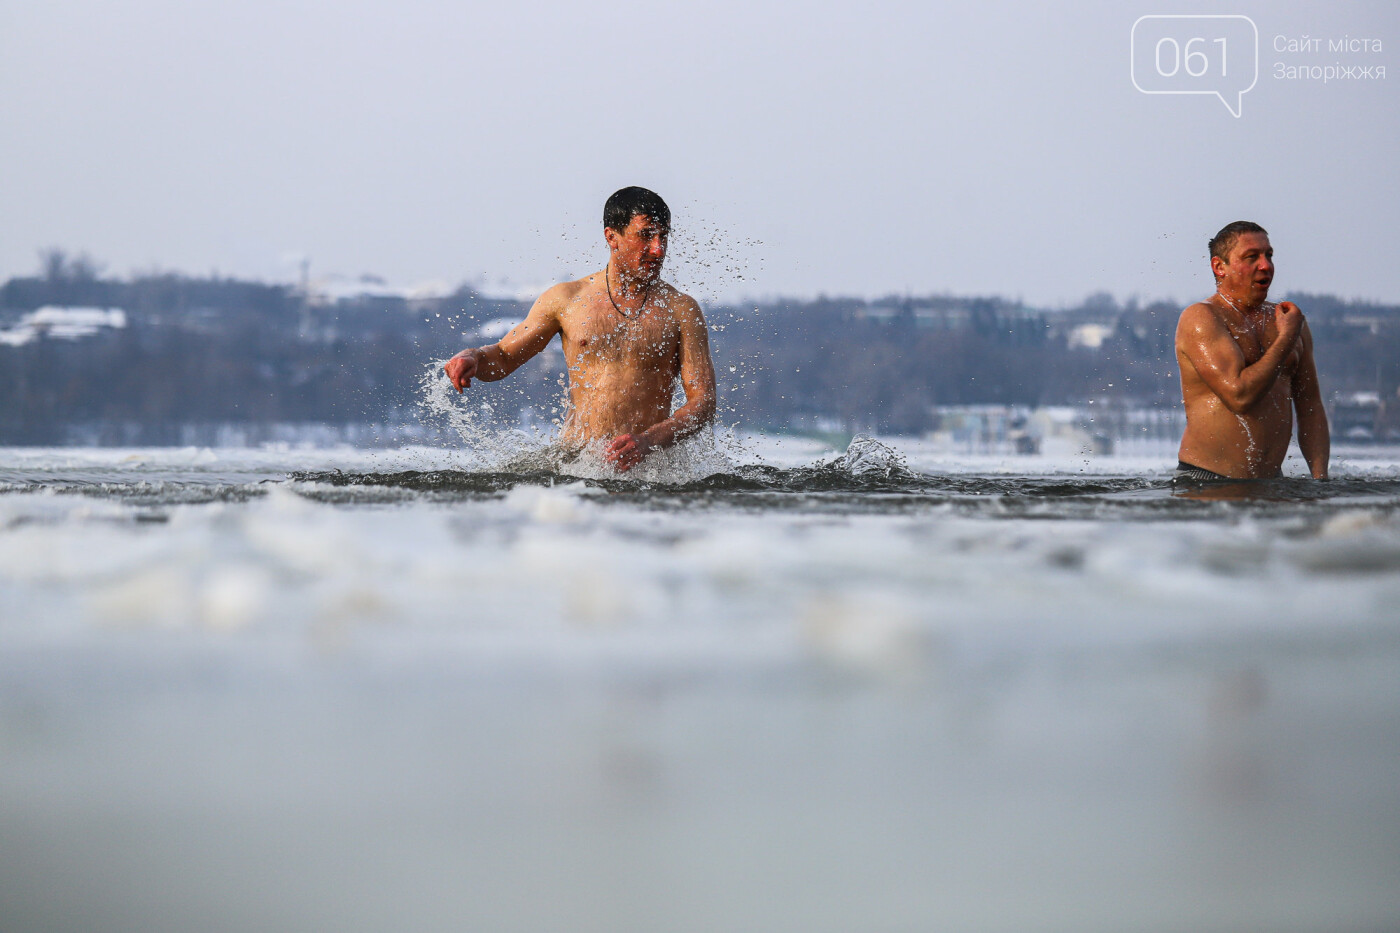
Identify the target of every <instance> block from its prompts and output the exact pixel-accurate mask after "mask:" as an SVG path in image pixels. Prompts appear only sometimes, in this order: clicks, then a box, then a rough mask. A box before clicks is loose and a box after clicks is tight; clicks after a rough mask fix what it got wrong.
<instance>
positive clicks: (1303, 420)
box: [1298, 411, 1332, 479]
mask: <svg viewBox="0 0 1400 933" xmlns="http://www.w3.org/2000/svg"><path fill="white" fill-rule="evenodd" d="M1298 449H1299V450H1301V451H1302V452H1303V459H1304V460H1306V461H1307V462H1308V471H1309V472H1311V473H1312V475H1313V479H1326V478H1327V470H1328V466H1329V463H1328V461H1329V460H1331V458H1332V431H1331V428H1329V427H1328V425H1327V415H1326V414H1325V413H1323V412H1320V411H1318V412H1310V413H1308V414H1307V415H1300V416H1299V418H1298Z"/></svg>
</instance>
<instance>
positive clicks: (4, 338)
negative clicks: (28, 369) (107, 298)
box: [0, 305, 126, 347]
mask: <svg viewBox="0 0 1400 933" xmlns="http://www.w3.org/2000/svg"><path fill="white" fill-rule="evenodd" d="M125 326H126V312H125V311H124V310H122V309H121V308H60V307H58V306H57V305H45V306H44V307H42V308H36V309H34V310H33V311H30V312H29V313H27V314H25V315H24V316H23V317H21V318H20V319H19V323H17V324H16V325H15V326H14V327H11V328H9V329H7V330H0V346H10V347H22V346H24V345H25V344H27V343H30V342H32V341H34V340H40V339H45V338H47V339H49V340H81V339H82V338H84V337H95V336H97V334H98V333H99V332H101V331H102V330H103V329H106V328H114V329H117V328H123V327H125Z"/></svg>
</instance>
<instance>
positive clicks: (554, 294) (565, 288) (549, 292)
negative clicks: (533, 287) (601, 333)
mask: <svg viewBox="0 0 1400 933" xmlns="http://www.w3.org/2000/svg"><path fill="white" fill-rule="evenodd" d="M592 280H593V276H591V275H590V276H585V277H584V278H581V279H577V280H575V281H573V282H560V283H559V284H558V285H551V286H550V287H549V288H547V289H545V290H544V293H543V294H541V295H540V297H539V298H538V299H537V301H536V304H540V305H549V306H552V307H555V308H558V309H562V308H564V307H566V306H568V305H569V304H570V303H572V302H573V301H574V299H576V298H578V297H579V296H580V295H582V294H583V293H584V292H585V291H586V290H587V289H588V288H589V287H590V286H591V285H592Z"/></svg>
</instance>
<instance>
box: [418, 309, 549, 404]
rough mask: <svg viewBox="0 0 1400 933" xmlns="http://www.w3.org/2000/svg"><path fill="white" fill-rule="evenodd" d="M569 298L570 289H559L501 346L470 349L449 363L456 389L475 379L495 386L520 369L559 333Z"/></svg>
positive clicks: (512, 330)
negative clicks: (560, 315)
mask: <svg viewBox="0 0 1400 933" xmlns="http://www.w3.org/2000/svg"><path fill="white" fill-rule="evenodd" d="M568 298H569V293H568V286H567V285H556V286H554V287H553V288H551V289H549V290H548V291H546V292H545V293H544V294H543V295H541V296H540V297H539V298H538V299H537V300H536V301H535V303H534V305H532V306H531V307H530V313H529V314H527V315H526V316H525V320H523V321H521V322H520V323H519V324H517V325H515V327H513V328H511V332H510V333H508V334H506V335H505V336H504V337H502V338H501V340H500V342H499V343H493V344H491V345H490V346H487V347H476V348H475V349H470V348H469V349H466V350H463V351H462V352H461V353H458V354H457V355H456V356H454V357H452V359H450V360H448V361H447V364H446V365H445V366H443V369H444V370H445V371H446V372H447V378H448V380H449V381H450V382H451V383H452V387H453V388H454V389H456V390H457V391H458V392H461V391H462V390H463V389H465V388H466V387H467V386H469V385H471V384H472V380H473V379H480V380H481V381H482V382H495V381H496V380H497V379H504V378H505V377H506V376H509V375H510V374H511V373H513V372H515V371H516V370H517V369H519V368H520V365H521V364H522V363H524V362H525V361H526V360H528V359H530V357H532V356H534V355H535V354H537V353H539V352H540V351H541V350H543V349H544V348H545V347H546V346H548V345H549V341H550V340H552V339H554V335H555V334H557V333H559V310H560V309H561V308H562V307H563V306H564V305H565V304H566V303H567V301H568Z"/></svg>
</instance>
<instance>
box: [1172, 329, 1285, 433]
mask: <svg viewBox="0 0 1400 933" xmlns="http://www.w3.org/2000/svg"><path fill="white" fill-rule="evenodd" d="M1274 320H1275V321H1276V322H1277V324H1278V337H1277V338H1275V340H1274V342H1273V343H1272V344H1270V345H1269V348H1268V349H1267V350H1265V351H1264V355H1263V356H1261V357H1260V358H1259V359H1258V361H1256V362H1254V363H1251V364H1249V365H1245V360H1244V354H1243V353H1242V352H1240V348H1239V345H1238V344H1236V343H1235V340H1234V338H1233V337H1231V336H1230V332H1229V331H1228V330H1227V329H1226V328H1225V325H1224V324H1222V323H1221V322H1220V319H1219V318H1217V317H1216V316H1215V314H1214V313H1213V312H1212V311H1211V309H1210V307H1209V306H1208V305H1206V304H1204V303H1201V304H1195V305H1192V306H1191V307H1189V308H1187V309H1186V310H1185V311H1184V312H1183V313H1182V315H1181V322H1180V323H1179V324H1178V325H1177V338H1176V340H1177V346H1179V347H1181V348H1182V349H1183V350H1184V351H1185V353H1186V358H1187V359H1188V360H1190V362H1191V365H1192V366H1194V367H1195V369H1196V373H1197V374H1198V375H1199V376H1200V377H1201V379H1202V380H1203V381H1204V382H1205V384H1206V385H1207V386H1208V387H1209V388H1210V390H1211V391H1212V392H1214V393H1215V394H1216V395H1218V396H1219V397H1220V400H1221V401H1222V402H1224V403H1225V407H1227V408H1229V409H1230V411H1232V412H1234V413H1235V414H1237V415H1238V414H1243V413H1244V412H1246V411H1248V410H1249V409H1251V408H1253V407H1254V405H1255V403H1257V402H1258V401H1259V400H1260V399H1261V398H1263V397H1264V396H1265V395H1267V394H1268V392H1269V390H1270V389H1272V388H1273V387H1274V383H1275V382H1276V381H1278V376H1279V371H1280V370H1281V369H1282V368H1283V364H1284V361H1285V360H1287V359H1288V354H1289V353H1291V352H1292V351H1293V346H1294V344H1295V343H1297V340H1298V333H1299V331H1300V330H1301V329H1302V326H1303V312H1301V311H1299V310H1298V306H1297V305H1295V304H1293V303H1292V302H1291V301H1284V302H1280V303H1279V304H1278V306H1277V308H1276V309H1275V311H1274Z"/></svg>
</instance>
